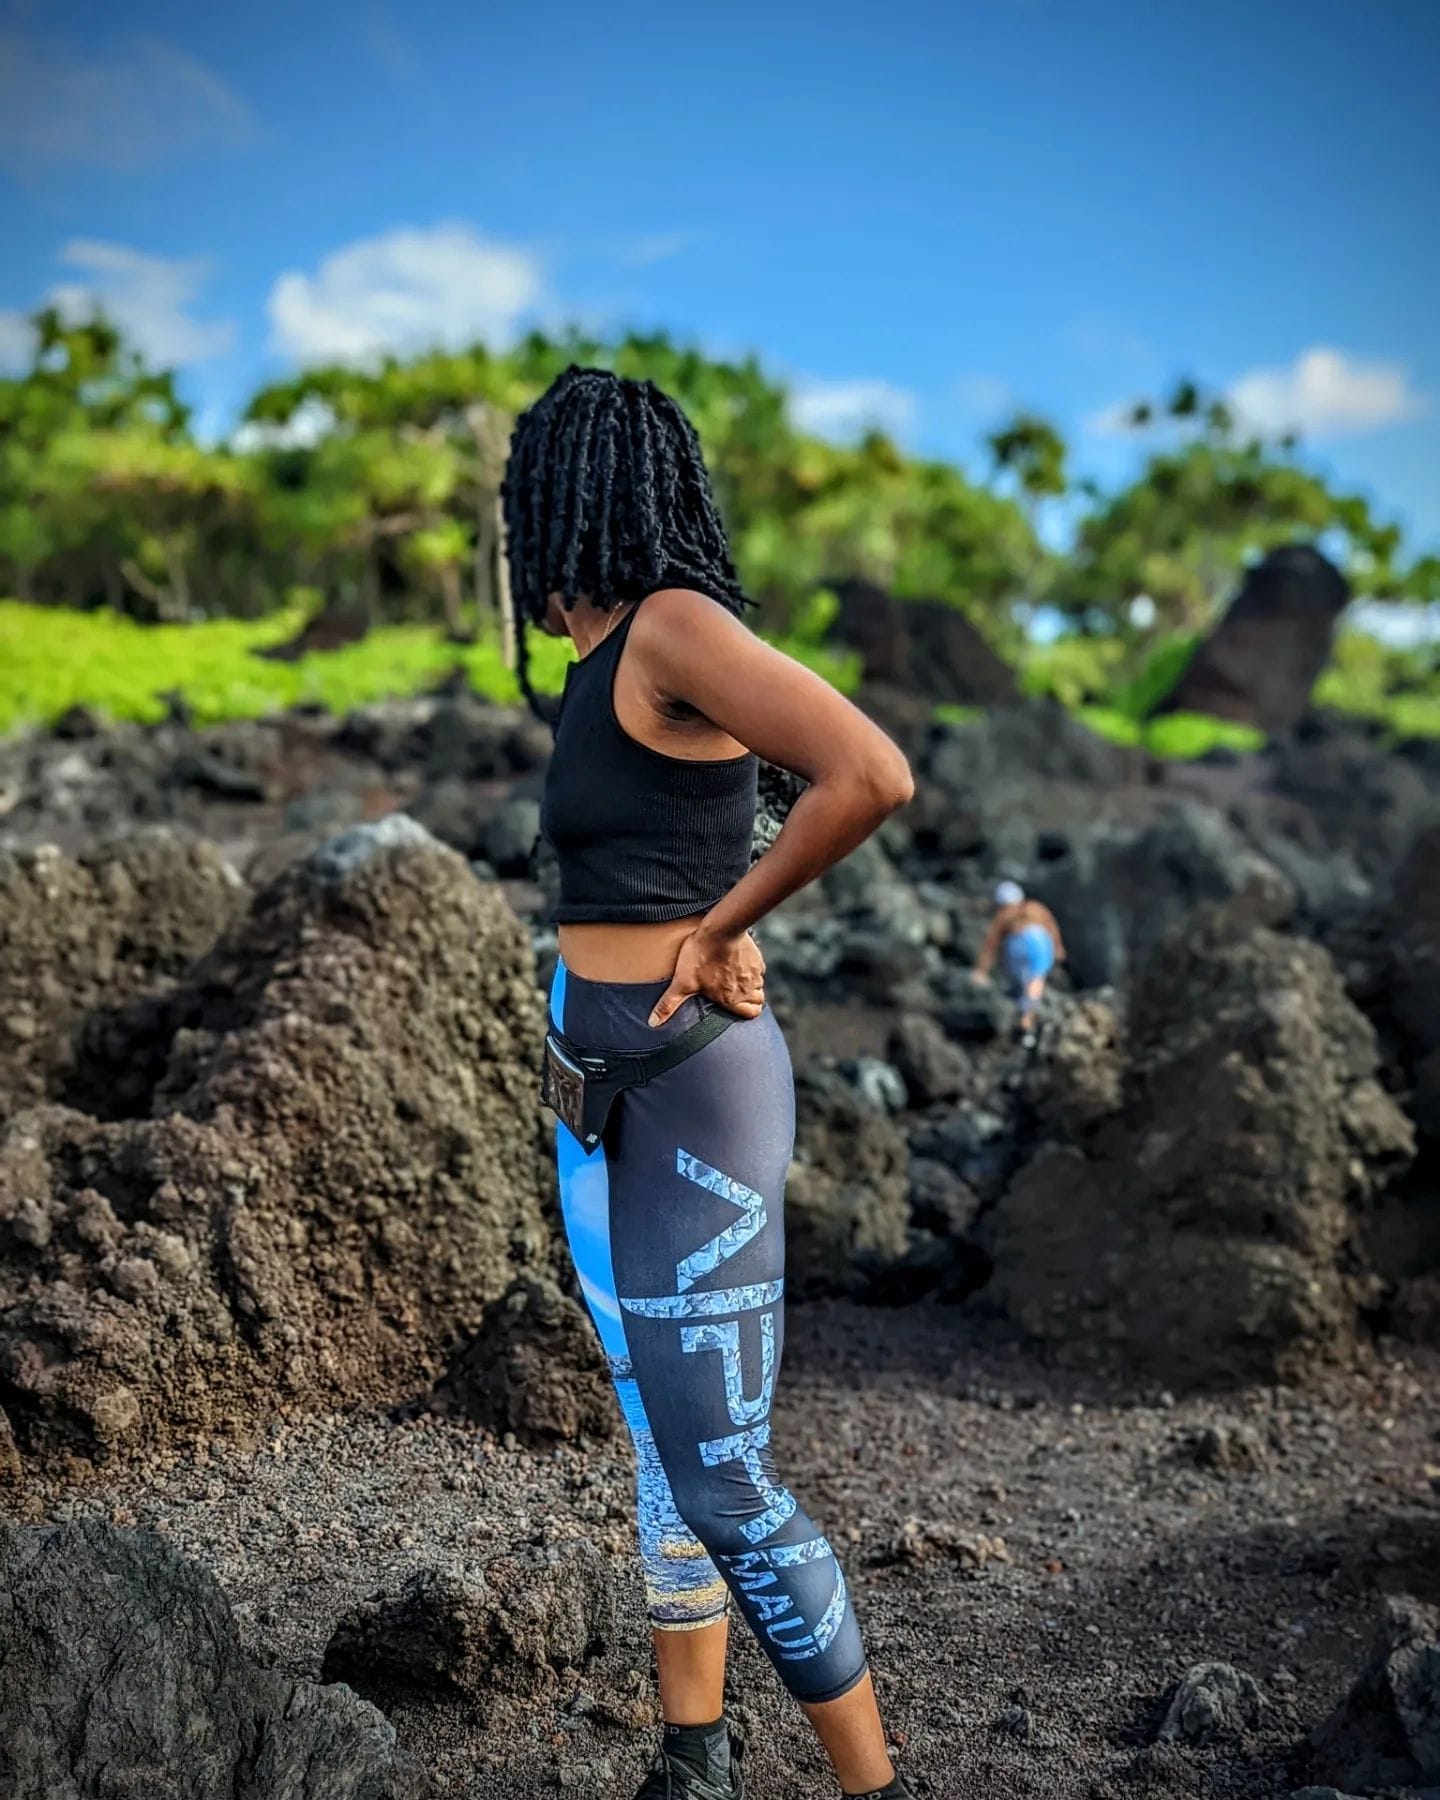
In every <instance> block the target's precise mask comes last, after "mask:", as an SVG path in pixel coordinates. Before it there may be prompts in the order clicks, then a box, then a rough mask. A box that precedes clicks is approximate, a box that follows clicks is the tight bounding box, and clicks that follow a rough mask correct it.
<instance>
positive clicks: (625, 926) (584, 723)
mask: <svg viewBox="0 0 1440 1800" xmlns="http://www.w3.org/2000/svg"><path fill="white" fill-rule="evenodd" d="M503 504H504V518H505V533H506V556H507V560H508V564H509V571H510V581H511V609H512V614H513V621H514V625H515V628H516V632H517V645H516V650H517V666H518V669H519V673H520V679H521V683H522V686H523V687H524V689H525V692H526V694H527V696H528V697H529V698H530V700H531V703H532V704H534V705H536V706H537V710H542V709H541V708H540V707H539V705H538V703H537V702H536V697H535V695H534V692H533V690H532V688H531V685H530V679H529V674H528V669H527V663H526V655H525V631H526V628H527V626H529V625H531V624H535V625H538V626H540V627H541V629H543V630H545V631H547V632H550V633H553V634H557V635H558V634H559V633H561V632H568V634H569V635H570V637H571V638H572V639H573V640H574V643H575V648H576V650H577V652H578V660H577V661H576V662H575V663H573V664H572V665H571V667H570V669H569V671H568V674H567V678H566V683H565V692H564V695H563V697H562V700H561V704H560V709H559V713H558V716H557V718H556V720H555V750H554V756H553V758H552V761H551V763H550V766H549V770H548V773H547V777H546V787H545V798H544V805H543V813H542V830H543V832H544V835H545V837H546V839H547V841H548V842H549V844H550V846H551V847H552V849H553V851H554V853H555V856H556V860H557V862H558V865H559V873H560V900H559V903H558V905H557V907H556V909H555V913H554V919H555V922H556V923H557V924H558V926H559V935H560V963H559V966H558V968H557V970H556V973H555V981H554V986H553V988H552V992H551V1001H550V1009H551V1021H552V1031H553V1034H554V1037H555V1041H556V1042H557V1044H562V1045H563V1046H565V1047H568V1053H569V1055H570V1056H571V1058H572V1061H571V1063H570V1064H569V1065H567V1066H569V1067H570V1069H571V1073H572V1074H573V1073H575V1070H576V1067H577V1065H576V1064H575V1062H574V1061H573V1059H574V1058H581V1057H583V1053H584V1051H585V1050H586V1049H587V1048H588V1049H590V1050H591V1051H610V1052H612V1053H613V1052H631V1053H636V1052H638V1053H642V1054H647V1055H652V1058H653V1056H661V1057H663V1056H665V1055H673V1056H675V1057H679V1056H681V1055H684V1057H685V1059H684V1060H683V1061H679V1060H677V1061H675V1062H673V1063H672V1065H671V1066H669V1067H666V1068H665V1069H664V1070H663V1072H661V1073H658V1074H655V1075H654V1076H653V1078H651V1079H647V1080H646V1081H644V1083H643V1084H642V1085H633V1086H630V1087H628V1088H626V1089H625V1090H624V1091H623V1092H620V1093H619V1094H618V1095H617V1096H616V1098H615V1101H614V1104H613V1106H612V1108H611V1110H610V1113H609V1118H608V1123H606V1124H605V1126H604V1128H603V1134H602V1135H601V1136H600V1137H599V1139H598V1141H597V1142H596V1143H595V1146H594V1148H591V1149H589V1150H588V1151H587V1149H586V1147H585V1146H584V1144H582V1142H581V1141H580V1138H579V1137H577V1136H576V1135H575V1134H574V1133H573V1132H572V1131H571V1130H570V1129H569V1128H567V1126H566V1125H564V1124H562V1125H560V1126H559V1127H558V1128H557V1150H558V1156H559V1166H560V1186H561V1202H562V1210H563V1213H564V1218H565V1227H566V1232H567V1235H568V1238H569V1242H570V1247H571V1251H572V1254H573V1256H574V1260H575V1264H576V1267H577V1270H578V1273H579V1276H580V1281H581V1286H582V1289H583V1291H584V1294H585V1299H586V1302H587V1304H588V1306H589V1309H590V1313H591V1317H592V1318H593V1320H594V1322H595V1326H596V1328H597V1330H598V1332H599V1334H600V1338H601V1341H602V1343H603V1345H604V1347H605V1350H606V1352H607V1355H608V1357H609V1361H610V1368H611V1372H612V1374H613V1376H614V1379H615V1384H616V1388H617V1390H618V1393H619V1397H620V1404H621V1407H622V1409H623V1411H624V1414H625V1418H626V1421H627V1423H628V1425H629V1428H630V1432H631V1435H632V1437H633V1439H634V1444H635V1451H636V1456H637V1460H638V1482H637V1487H638V1502H639V1526H640V1547H641V1555H642V1559H643V1562H644V1567H645V1576H646V1587H647V1594H648V1600H649V1611H650V1620H651V1624H652V1627H653V1634H654V1644H655V1655H656V1660H657V1663H658V1665H659V1677H660V1700H661V1710H662V1714H663V1717H664V1721H665V1725H664V1732H663V1737H662V1742H661V1746H660V1750H659V1752H658V1754H657V1757H656V1760H655V1763H654V1766H653V1768H652V1770H651V1773H650V1775H649V1777H648V1779H647V1780H646V1782H645V1784H644V1786H643V1787H642V1788H641V1789H640V1793H639V1795H638V1796H637V1800H734V1797H736V1796H739V1795H741V1794H742V1793H743V1791H744V1789H743V1782H742V1778H741V1772H740V1765H739V1759H738V1754H737V1752H738V1746H735V1745H733V1744H732V1741H731V1738H730V1734H729V1731H728V1728H727V1726H726V1723H725V1720H724V1716H723V1688H724V1679H725V1648H726V1629H727V1615H728V1610H729V1603H730V1601H731V1600H732V1599H733V1600H734V1602H735V1604H736V1606H737V1608H738V1610H739V1612H740V1614H741V1617H742V1618H743V1619H744V1621H745V1623H746V1624H747V1625H748V1626H749V1628H750V1629H751V1630H752V1631H753V1632H754V1633H755V1635H756V1637H757V1638H758V1640H759V1642H760V1644H761V1646H762V1647H763V1648H764V1650H765V1651H766V1653H767V1654H768V1656H769V1657H770V1659H771V1661H772V1662H773V1664H774V1666H775V1668H776V1671H777V1672H778V1674H779V1676H780V1679H781V1680H782V1681H783V1682H784V1684H785V1686H786V1687H787V1688H788V1689H789V1691H790V1693H791V1694H792V1695H793V1696H794V1697H795V1699H796V1700H798V1701H799V1702H800V1704H801V1705H802V1706H803V1707H804V1709H805V1711H806V1713H807V1714H808V1716H809V1718H810V1721H811V1723H812V1724H813V1725H814V1727H815V1730H816V1732H817V1733H818V1735H819V1737H820V1740H821V1742H822V1744H823V1745H824V1748H825V1750H826V1752H827V1753H828V1755H829V1757H830V1761H831V1764H832V1766H833V1768H834V1771H835V1774H836V1776H837V1777H838V1779H839V1782H840V1786H841V1790H842V1791H843V1793H845V1794H847V1795H852V1796H854V1795H865V1796H870V1797H873V1800H879V1797H880V1796H885V1797H886V1800H891V1797H892V1796H902V1795H906V1794H908V1792H909V1790H908V1789H907V1788H906V1787H905V1785H904V1784H903V1782H902V1781H901V1780H900V1778H899V1777H897V1776H896V1774H895V1772H894V1770H893V1768H892V1766H891V1764H890V1760H889V1758H888V1756H887V1754H886V1750H885V1734H884V1732H883V1730H882V1728H881V1724H880V1718H879V1714H878V1712H877V1710H876V1705H875V1696H874V1692H873V1690H872V1687H871V1683H870V1677H869V1674H868V1673H867V1670H866V1663H865V1654H864V1650H863V1648H862V1646H861V1641H860V1632H859V1627H858V1626H857V1624H856V1621H855V1615H854V1610H853V1607H852V1605H851V1602H850V1599H849V1596H848V1594H847V1592H846V1587H845V1581H844V1577H843V1575H842V1573H841V1570H840V1566H839V1564H838V1562H837V1561H836V1558H835V1555H834V1553H833V1551H832V1550H831V1548H830V1545H829V1544H828V1543H827V1541H826V1540H825V1538H824V1537H823V1536H822V1535H821V1534H820V1532H819V1531H818V1529H817V1528H816V1527H815V1526H814V1525H813V1524H812V1523H811V1521H810V1520H809V1519H808V1518H807V1517H806V1515H805V1513H804V1512H802V1511H801V1510H800V1508H799V1506H798V1505H797V1503H796V1501H795V1498H794V1496H793V1495H792V1494H791V1493H790V1491H789V1490H788V1489H787V1488H786V1487H785V1486H784V1485H783V1483H782V1482H781V1480H780V1478H779V1476H778V1475H777V1474H776V1471H775V1465H774V1461H773V1459H772V1456H771V1451H770V1404H771V1399H772V1396H773V1393H774V1388H775V1380H776V1376H777V1373H778V1371H779V1366H780V1355H781V1347H782V1339H783V1327H784V1278H783V1272H784V1226H783V1220H782V1211H781V1208H782V1188H783V1184H784V1178H785V1172H786V1168H787V1166H788V1163H789V1159H790V1151H791V1144H792V1140H793V1134H794V1088H793V1084H792V1080H791V1073H790V1062H789V1057H788V1054H787V1052H786V1048H785V1042H784V1039H783V1038H782V1037H781V1034H780V1031H779V1028H778V1027H777V1025H776V1024H775V1020H774V1017H773V1015H772V1014H771V1013H770V1012H769V1010H768V1009H767V1008H766V1005H765V963H764V959H763V958H762V956H761V954H760V950H759V947H758V946H757V944H756V942H755V940H754V938H753V937H752V936H751V935H750V928H751V927H752V926H753V925H754V924H755V923H756V921H757V920H758V919H761V918H763V917H764V916H765V914H766V913H768V912H769V911H770V910H771V908H772V907H774V906H776V905H778V904H779V903H780V901H782V900H784V899H785V898H786V897H787V895H790V894H793V893H794V892H795V891H796V890H797V889H798V888H801V887H803V886H804V885H805V884H806V883H807V882H809V881H813V880H814V878H815V877H816V876H817V875H819V874H820V873H822V871H824V870H825V869H827V868H829V867H830V866H831V865H832V864H833V863H835V862H838V861H839V860H840V858H841V857H843V856H845V855H846V854H847V852H849V851H850V850H853V849H854V847H855V846H856V845H857V844H858V843H860V842H861V841H862V839H864V838H865V837H867V836H868V835H869V834H870V833H871V832H872V831H873V830H874V829H875V827H876V826H877V825H878V824H879V823H880V821H881V820H882V819H884V818H885V817H886V815H887V814H889V813H890V812H893V811H894V809H895V808H896V807H898V806H901V805H903V804H904V803H905V801H907V800H908V799H909V798H910V796H911V793H912V783H911V778H910V771H909V769H908V767H907V766H906V763H905V759H904V758H903V757H902V756H901V754H900V752H899V751H898V750H897V749H896V748H895V746H894V745H893V744H892V743H891V742H890V740H889V739H888V738H887V737H885V735H884V734H883V733H882V732H880V731H879V730H878V729H877V728H876V727H875V726H874V725H872V724H871V723H870V721H869V720H868V719H866V718H865V717H864V715H863V714H861V713H860V712H858V711H857V710H856V709H855V708H854V707H852V706H851V705H850V704H849V702H848V701H846V700H845V699H843V698H842V697H841V696H840V695H839V694H837V693H836V692H835V691H834V690H833V689H832V688H831V687H830V686H829V685H828V684H827V683H826V682H824V681H822V680H821V679H820V678H819V677H818V676H816V675H813V674H811V673H810V672H809V671H808V670H806V669H804V668H802V667H801V666H800V665H798V664H797V663H794V662H792V661H791V660H790V659H789V658H788V657H785V656H782V655H781V654H780V653H779V652H778V651H775V650H773V649H771V648H769V647H768V646H767V645H766V644H764V643H762V642H761V640H760V639H759V638H758V637H756V636H754V635H753V634H752V633H751V632H750V631H749V630H748V629H747V628H746V627H745V626H744V625H743V624H742V623H741V618H740V615H741V611H742V608H743V607H744V606H745V604H746V602H745V599H744V597H743V596H742V594H741V592H740V587H739V583H738V581H737V579H736V575H735V571H734V568H733V567H732V565H731V561H730V555H729V551H728V548H727V546H726V541H725V534H724V531H723V529H722V527H721V524H720V520H719V518H718V516H717V514H716V510H715V505H714V501H713V499H712V496H711V491H710V483H709V478H708V476H707V474H706V470H705V464H704V461H703V459H702V457H701V453H700V447H699V443H698V441H697V439H696V437H695V433H694V431H693V430H692V429H691V426H690V424H689V421H688V420H687V419H686V418H685V416H684V414H683V413H682V412H681V411H680V409H679V407H678V406H676V405H675V403H674V402H673V401H672V400H670V399H669V398H668V397H667V396H666V395H665V394H663V393H662V392H661V391H660V390H659V389H658V388H657V387H655V386H654V384H653V383H651V382H648V381H647V382H637V381H628V380H621V379H620V378H618V377H616V376H614V375H610V374H607V373H604V372H602V371H600V370H596V369H580V368H571V369H569V370H567V371H566V372H565V374H564V375H562V376H561V377H560V378H559V379H558V380H557V381H556V382H555V383H554V384H553V385H552V386H551V388H550V389H549V390H548V391H547V392H546V393H545V394H544V396H543V397H542V398H541V399H540V400H539V401H538V402H537V403H536V405H535V406H534V407H532V408H531V409H530V411H529V412H527V413H525V414H524V415H523V416H522V417H521V419H520V421H519V423H518V424H517V426H516V428H515V435H514V438H513V440H512V443H511V448H510V460H509V465H508V467H507V470H506V475H505V484H504V490H503ZM757 757H764V758H766V759H767V760H768V761H770V762H773V763H778V764H781V765H783V766H784V767H786V768H788V769H792V770H795V771H796V772H798V773H799V774H800V775H802V776H803V777H805V779H806V780H807V781H808V783H809V786H808V787H807V788H806V790H805V792H804V793H803V794H802V796H801V797H800V799H799V800H798V801H797V802H796V804H795V806H794V808H793V810H792V811H791V814H790V816H789V818H788V820H787V821H786V823H785V826H784V828H783V830H782V831H781V832H780V834H779V836H778V837H777V838H776V840H775V843H774V845H773V846H772V847H771V848H770V849H769V850H768V851H767V852H766V853H765V855H764V856H763V857H761V858H760V859H759V861H758V862H756V863H755V864H754V866H753V867H751V866H749V861H750V845H751V834H752V829H753V823H754V813H755V791H756V762H757ZM706 1020H708V1021H709V1024H708V1025H707V1024H705V1023H703V1021H706ZM717 1027H718V1028H719V1035H715V1030H716V1028H717ZM697 1030H698V1031H699V1033H700V1034H701V1035H702V1036H703V1035H706V1034H708V1035H709V1041H707V1042H705V1044H704V1047H703V1048H701V1049H699V1050H697V1051H695V1052H694V1053H693V1054H686V1052H687V1050H688V1048H689V1045H690V1044H691V1043H693V1042H694V1041H695V1036H694V1034H695V1033H696V1032H697ZM599 1060H600V1059H599V1058H598V1057H597V1058H594V1059H593V1061H594V1063H595V1064H596V1065H598V1062H599ZM557 1066H558V1065H557ZM617 1066H618V1065H617ZM628 1066H629V1067H630V1068H631V1072H632V1073H633V1072H634V1070H635V1069H636V1068H638V1067H639V1065H638V1064H636V1062H635V1059H634V1057H633V1055H632V1057H631V1059H630V1063H629V1065H628ZM564 1079H565V1077H564V1076H563V1075H560V1076H557V1080H560V1081H563V1080H564ZM577 1129H580V1130H581V1134H582V1136H583V1135H584V1131H583V1128H581V1127H577Z"/></svg>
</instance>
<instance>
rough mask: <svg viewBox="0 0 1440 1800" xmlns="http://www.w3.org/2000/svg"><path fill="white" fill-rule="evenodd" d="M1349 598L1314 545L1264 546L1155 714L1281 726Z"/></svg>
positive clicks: (1324, 656) (1296, 708) (1302, 703)
mask: <svg viewBox="0 0 1440 1800" xmlns="http://www.w3.org/2000/svg"><path fill="white" fill-rule="evenodd" d="M1349 600H1350V585H1349V583H1348V582H1347V581H1346V580H1345V577H1344V576H1343V575H1342V574H1341V573H1340V571H1339V570H1338V569H1337V568H1336V567H1335V565H1334V564H1333V563H1332V562H1330V561H1328V560H1327V559H1326V558H1325V557H1324V556H1322V555H1321V554H1320V552H1319V551H1318V550H1316V549H1313V548H1312V547H1311V546H1310V545H1308V544H1286V545H1284V546H1282V547H1281V548H1280V549H1278V550H1272V551H1271V552H1270V554H1269V555H1268V556H1266V557H1264V558H1262V560H1261V561H1260V562H1258V563H1257V564H1256V565H1255V567H1254V568H1253V569H1250V570H1249V571H1247V573H1246V575H1245V579H1244V581H1243V582H1242V583H1241V587H1240V592H1239V593H1238V594H1237V595H1236V596H1235V598H1234V599H1233V600H1232V601H1231V603H1230V606H1229V608H1228V609H1227V611H1226V613H1225V616H1224V617H1223V618H1222V619H1221V621H1220V623H1219V624H1218V625H1217V626H1216V627H1215V629H1214V630H1213V631H1212V632H1211V634H1210V636H1209V637H1208V638H1206V639H1205V641H1204V642H1203V643H1202V644H1201V645H1200V647H1199V649H1198V650H1197V651H1196V652H1195V654H1194V656H1193V657H1192V658H1191V659H1190V662H1189V664H1188V665H1187V666H1186V668H1185V670H1184V673H1183V674H1182V675H1181V677H1180V679H1179V681H1178V682H1177V683H1176V684H1175V686H1174V687H1173V688H1172V689H1171V691H1170V692H1169V693H1168V694H1167V695H1166V696H1165V698H1164V700H1162V701H1161V702H1160V704H1159V706H1157V707H1156V709H1155V710H1156V712H1157V713H1170V712H1197V713H1209V714H1211V715H1212V716H1213V717H1215V718H1217V719H1234V720H1236V721H1237V722H1239V723H1241V724H1244V725H1254V726H1257V727H1258V728H1259V729H1260V730H1261V731H1266V732H1271V731H1286V730H1288V729H1289V728H1290V727H1291V726H1292V725H1294V724H1295V723H1296V722H1297V721H1298V720H1299V719H1300V718H1301V717H1302V716H1303V714H1304V712H1305V709H1306V707H1307V706H1308V705H1309V704H1310V690H1311V688H1313V687H1314V685H1315V682H1316V679H1317V677H1318V676H1319V674H1320V671H1321V670H1322V669H1323V668H1324V667H1325V665H1326V663H1327V662H1329V660H1330V652H1331V649H1332V647H1333V645H1334V639H1335V627H1336V624H1337V623H1338V622H1339V618H1340V615H1341V613H1342V612H1344V610H1345V608H1346V606H1347V605H1348V604H1349Z"/></svg>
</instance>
